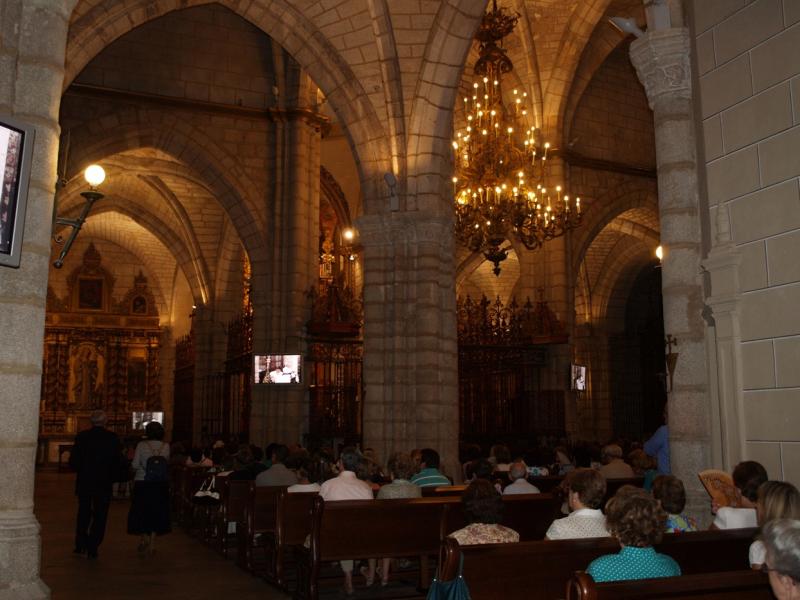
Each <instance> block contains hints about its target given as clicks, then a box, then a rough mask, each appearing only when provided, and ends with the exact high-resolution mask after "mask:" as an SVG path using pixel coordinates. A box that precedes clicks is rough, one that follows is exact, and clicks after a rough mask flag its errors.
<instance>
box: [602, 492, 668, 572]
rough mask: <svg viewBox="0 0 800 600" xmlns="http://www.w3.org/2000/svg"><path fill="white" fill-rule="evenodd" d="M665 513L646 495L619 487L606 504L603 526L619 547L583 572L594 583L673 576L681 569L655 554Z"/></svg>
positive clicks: (666, 558)
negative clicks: (615, 552)
mask: <svg viewBox="0 0 800 600" xmlns="http://www.w3.org/2000/svg"><path fill="white" fill-rule="evenodd" d="M666 519H667V515H666V513H665V512H664V510H663V509H662V508H661V507H660V506H659V504H658V502H657V501H656V500H654V499H653V498H652V497H651V496H650V494H648V493H647V492H645V491H644V490H642V489H639V488H634V487H633V486H627V485H626V486H623V487H621V488H620V489H619V491H618V492H617V494H616V495H615V496H614V497H613V498H612V499H611V500H609V501H608V504H606V527H608V530H609V531H610V532H611V535H613V536H614V537H616V538H617V540H619V543H620V545H621V546H622V550H620V551H619V553H618V554H606V555H605V556H601V557H600V558H597V559H595V560H593V561H592V562H591V563H590V564H589V568H588V569H586V572H587V573H589V575H591V576H592V578H593V579H594V580H595V581H597V582H602V581H622V580H627V579H651V578H654V577H675V576H678V575H680V574H681V568H680V567H679V566H678V563H676V562H675V561H674V560H673V559H672V558H671V557H669V556H667V555H665V554H659V553H658V552H656V551H655V548H653V544H657V543H658V542H660V541H661V536H662V535H663V533H664V524H665V522H666Z"/></svg>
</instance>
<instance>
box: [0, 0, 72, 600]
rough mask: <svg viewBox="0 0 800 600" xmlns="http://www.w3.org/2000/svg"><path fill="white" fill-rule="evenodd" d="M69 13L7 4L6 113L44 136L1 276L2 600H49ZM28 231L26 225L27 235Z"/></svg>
mask: <svg viewBox="0 0 800 600" xmlns="http://www.w3.org/2000/svg"><path fill="white" fill-rule="evenodd" d="M68 21H69V11H68V10H67V9H66V8H65V6H64V3H63V2H58V1H54V0H24V1H23V0H0V24H2V25H0V27H2V30H1V31H0V39H2V42H0V111H3V112H5V113H10V114H12V115H14V116H15V117H16V118H17V119H20V120H22V121H26V122H28V123H31V124H32V125H34V126H35V127H36V140H35V143H34V146H33V168H32V170H31V181H30V188H29V191H28V209H27V213H26V215H25V222H24V231H22V235H23V243H22V260H21V262H20V266H19V268H18V269H10V268H5V267H0V331H2V332H3V344H1V345H0V411H1V413H2V415H3V417H2V419H0V465H2V466H3V467H2V470H1V471H0V472H2V475H3V485H2V486H0V599H2V600H11V599H14V600H19V599H26V600H27V599H33V598H48V597H49V596H50V592H49V590H48V589H47V586H46V585H45V584H44V583H43V582H42V580H41V579H40V578H39V562H40V539H39V524H38V523H37V521H36V518H35V517H34V515H33V483H34V465H35V456H36V445H37V437H38V425H39V394H40V386H41V373H42V349H43V344H44V314H45V297H46V295H47V272H48V266H49V261H50V225H51V217H52V210H53V191H54V184H55V181H56V162H57V156H58V136H59V126H58V107H59V99H60V97H61V85H62V82H63V79H64V49H65V47H66V36H67V27H68ZM22 225H23V223H18V226H22Z"/></svg>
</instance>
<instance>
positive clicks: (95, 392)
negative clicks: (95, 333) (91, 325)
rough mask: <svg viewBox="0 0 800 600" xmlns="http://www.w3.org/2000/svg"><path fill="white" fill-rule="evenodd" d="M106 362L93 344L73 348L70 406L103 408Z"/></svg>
mask: <svg viewBox="0 0 800 600" xmlns="http://www.w3.org/2000/svg"><path fill="white" fill-rule="evenodd" d="M105 368H106V361H105V357H104V356H103V354H102V352H101V351H100V350H99V349H98V348H97V346H96V345H95V344H94V343H92V342H83V343H81V344H78V345H77V346H73V347H72V348H71V350H70V359H69V396H68V398H69V399H68V402H69V404H71V405H73V406H75V407H76V408H86V409H95V408H103V400H104V398H103V397H104V392H105Z"/></svg>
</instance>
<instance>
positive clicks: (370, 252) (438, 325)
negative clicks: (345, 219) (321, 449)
mask: <svg viewBox="0 0 800 600" xmlns="http://www.w3.org/2000/svg"><path fill="white" fill-rule="evenodd" d="M357 226H358V229H359V235H360V239H361V242H362V245H363V247H364V278H365V281H364V317H365V319H364V320H365V324H364V388H365V396H364V418H363V423H364V428H363V429H364V445H365V446H369V447H372V448H375V449H376V450H377V451H378V453H379V456H380V457H381V458H383V459H385V458H386V457H388V456H389V455H390V454H391V453H392V452H396V451H401V450H402V451H406V452H407V451H409V450H410V449H412V448H415V447H416V448H422V447H430V448H435V449H436V450H438V452H439V453H440V454H441V457H442V462H443V464H444V465H445V468H446V470H447V473H448V474H449V475H451V476H453V477H455V478H456V479H458V478H459V474H460V469H459V467H458V355H457V351H458V349H457V343H456V314H455V284H454V281H455V264H454V258H453V257H454V249H453V224H452V221H451V220H450V219H449V218H443V217H437V216H432V215H428V214H425V213H410V212H409V213H390V214H381V215H367V216H363V217H361V218H359V219H358V223H357Z"/></svg>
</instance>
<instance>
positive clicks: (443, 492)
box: [422, 485, 467, 498]
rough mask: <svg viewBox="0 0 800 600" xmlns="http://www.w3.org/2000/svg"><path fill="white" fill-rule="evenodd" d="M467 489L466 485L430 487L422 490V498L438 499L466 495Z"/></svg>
mask: <svg viewBox="0 0 800 600" xmlns="http://www.w3.org/2000/svg"><path fill="white" fill-rule="evenodd" d="M465 489H467V486H465V485H429V486H428V487H424V488H422V497H423V498H430V497H438V496H458V497H460V496H461V494H463V493H464V490H465Z"/></svg>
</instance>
